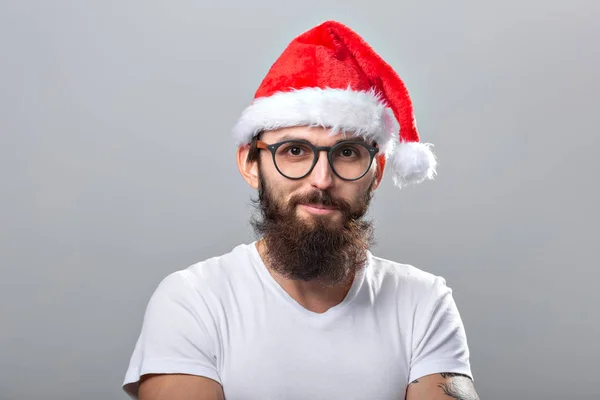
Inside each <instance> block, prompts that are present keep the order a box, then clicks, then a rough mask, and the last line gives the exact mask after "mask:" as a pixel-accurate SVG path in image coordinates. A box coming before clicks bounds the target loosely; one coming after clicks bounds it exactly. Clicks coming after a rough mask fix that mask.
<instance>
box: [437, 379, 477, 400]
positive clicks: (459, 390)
mask: <svg viewBox="0 0 600 400" xmlns="http://www.w3.org/2000/svg"><path fill="white" fill-rule="evenodd" d="M440 375H442V378H444V379H446V378H452V379H450V380H449V381H448V382H447V383H441V384H439V385H438V386H439V387H440V388H441V389H442V390H443V391H444V394H446V395H447V396H449V397H452V398H453V399H456V400H479V396H478V395H477V393H476V392H475V388H474V387H473V382H472V381H471V378H469V377H468V376H466V375H463V374H456V373H443V374H440Z"/></svg>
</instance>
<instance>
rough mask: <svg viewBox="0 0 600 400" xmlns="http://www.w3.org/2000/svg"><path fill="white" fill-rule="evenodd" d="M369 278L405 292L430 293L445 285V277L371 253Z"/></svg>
mask: <svg viewBox="0 0 600 400" xmlns="http://www.w3.org/2000/svg"><path fill="white" fill-rule="evenodd" d="M370 278H371V280H372V281H373V282H375V283H377V284H379V285H381V286H382V287H387V288H390V287H393V288H395V289H396V290H399V291H401V292H403V293H406V294H409V293H410V294H413V295H414V294H427V293H431V291H432V290H434V289H435V287H436V286H440V285H441V286H445V285H446V280H445V278H443V277H441V276H439V275H436V274H434V273H433V272H430V271H427V270H425V269H422V268H419V267H416V266H414V265H412V264H409V263H403V262H399V261H394V260H391V259H388V258H384V257H380V256H376V255H373V254H371V266H370Z"/></svg>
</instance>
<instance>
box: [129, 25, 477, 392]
mask: <svg viewBox="0 0 600 400" xmlns="http://www.w3.org/2000/svg"><path fill="white" fill-rule="evenodd" d="M234 135H235V137H236V140H237V142H238V144H239V148H238V152H237V164H238V167H239V170H240V173H241V174H242V176H243V177H244V179H245V180H246V181H247V182H248V183H249V184H250V185H251V186H252V187H253V188H255V189H257V190H258V201H257V206H258V209H259V215H258V216H257V217H255V218H254V219H253V220H252V225H253V227H254V228H255V230H256V232H257V234H258V236H259V239H258V240H257V241H256V242H253V243H250V244H243V245H239V246H237V247H235V248H234V249H232V250H231V251H230V252H229V253H227V254H224V255H221V256H218V257H214V258H211V259H208V260H205V261H202V262H199V263H197V264H195V265H192V266H190V267H189V268H186V269H184V270H180V271H177V272H174V273H172V274H170V275H169V276H168V277H166V278H165V279H164V280H163V281H162V282H161V283H160V285H159V286H158V288H157V289H156V291H155V293H154V294H153V296H152V298H151V299H150V302H149V304H148V308H147V310H146V314H145V318H144V322H143V326H142V331H141V334H140V336H139V339H138V341H137V344H136V346H135V350H134V353H133V355H132V357H131V362H130V365H129V369H128V370H127V373H126V377H125V381H124V389H125V390H126V392H127V393H129V394H130V395H131V396H132V397H139V399H141V400H167V399H168V400H188V399H190V400H191V399H194V400H217V399H227V400H237V399H243V400H254V399H256V400H258V399H261V400H264V399H276V400H283V399H293V400H295V399H303V400H305V399H311V400H319V399H328V400H329V399H344V400H351V399H356V400H358V399H361V400H366V399H369V400H372V399H381V400H388V399H389V400H392V399H394V400H399V399H407V400H421V399H432V400H435V399H440V400H442V399H449V398H454V399H461V400H472V399H478V396H477V394H476V392H475V389H474V387H473V376H472V373H471V368H470V362H469V349H468V346H467V341H466V335H465V331H464V328H463V324H462V321H461V318H460V315H459V313H458V310H457V308H456V305H455V302H454V300H453V298H452V292H451V289H449V288H448V287H447V286H446V284H445V280H444V279H443V278H441V277H438V276H435V275H433V274H430V273H427V272H425V271H422V270H420V269H417V268H415V267H413V266H410V265H405V264H399V263H395V262H392V261H389V260H385V259H382V258H379V257H376V256H374V255H373V254H372V253H371V252H370V251H369V246H370V244H371V243H372V237H373V229H372V225H371V223H370V222H368V221H366V220H365V219H364V215H365V213H366V212H367V209H368V206H369V202H370V199H371V197H372V194H373V192H374V190H375V189H376V188H377V187H378V186H379V184H380V182H381V181H382V178H383V172H384V167H385V165H386V163H388V162H389V163H388V165H389V166H390V167H391V169H392V174H393V179H394V182H395V183H396V185H397V186H399V187H404V186H406V185H409V184H414V183H418V182H421V181H423V180H425V179H430V178H432V177H433V176H434V174H435V168H436V159H435V157H434V155H433V154H432V152H431V150H430V146H429V145H427V144H424V143H420V142H419V136H418V134H417V130H416V125H415V121H414V114H413V110H412V104H411V101H410V99H409V97H408V92H407V91H406V88H405V87H404V85H403V83H402V81H401V80H400V78H399V77H398V75H396V73H395V72H394V71H393V70H392V68H391V67H390V66H389V65H388V64H386V63H385V62H384V61H383V60H382V59H381V58H380V57H379V56H378V55H377V54H375V52H374V51H373V50H372V49H371V48H370V47H369V46H368V45H367V43H365V42H364V40H362V39H361V38H360V37H359V36H358V34H356V33H355V32H353V31H352V30H350V29H349V28H348V27H346V26H344V25H342V24H340V23H337V22H334V21H328V22H325V23H323V24H321V25H319V26H317V27H314V28H313V29H311V30H309V31H307V32H305V33H303V34H302V35H300V36H298V37H297V38H295V39H294V40H293V41H292V42H291V43H290V45H289V46H288V47H287V48H286V50H285V51H284V52H283V54H282V55H281V56H280V57H279V58H278V60H277V61H276V63H275V64H274V65H273V66H272V68H271V69H270V71H269V73H268V74H267V76H266V77H265V79H264V80H263V82H262V84H261V85H260V87H259V89H258V91H257V92H256V96H255V99H254V101H253V103H252V104H251V105H250V106H249V107H248V108H247V109H246V110H244V112H243V114H242V115H241V117H240V119H239V121H238V123H237V125H236V127H235V128H234Z"/></svg>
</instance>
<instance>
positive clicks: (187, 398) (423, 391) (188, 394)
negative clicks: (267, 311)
mask: <svg viewBox="0 0 600 400" xmlns="http://www.w3.org/2000/svg"><path fill="white" fill-rule="evenodd" d="M326 133H327V132H325V131H324V130H323V129H321V128H306V127H293V128H285V129H280V130H276V131H270V132H265V133H264V134H263V136H262V138H261V139H262V140H263V141H264V142H266V143H269V144H271V143H276V142H278V141H281V140H283V139H284V138H289V137H294V138H298V139H306V140H309V141H310V142H312V143H313V144H315V145H318V146H331V145H333V144H334V143H335V142H337V141H338V140H340V139H342V138H343V137H342V136H341V135H336V136H332V135H329V134H326ZM248 150H249V147H248V146H243V147H240V148H239V149H238V152H237V165H238V168H239V171H240V174H241V175H242V177H243V178H244V180H245V181H246V182H247V183H248V184H249V185H250V186H251V187H253V188H254V189H257V188H258V185H259V178H258V164H257V163H256V162H254V163H248V162H247V161H246V159H247V156H248ZM259 157H260V158H261V172H262V174H263V177H264V179H265V181H266V183H267V185H269V186H270V187H272V188H277V189H278V191H279V193H281V195H282V199H281V201H284V202H285V201H288V200H289V198H290V197H291V196H293V195H295V194H297V193H303V192H307V191H310V190H314V189H315V188H316V189H320V190H328V191H330V192H331V194H332V195H333V196H335V197H337V198H341V199H344V200H346V201H348V202H349V203H350V204H354V203H355V202H356V201H355V200H354V199H357V198H359V197H360V195H361V194H363V193H364V192H365V191H366V190H368V187H369V184H370V183H371V182H373V181H374V182H375V183H374V184H373V186H372V188H371V190H375V189H376V188H377V187H378V186H379V185H380V183H381V180H382V178H383V170H384V168H385V158H383V157H378V158H376V161H375V162H374V163H373V164H372V165H371V169H370V170H369V172H368V173H367V174H366V175H365V176H364V177H363V178H361V179H360V180H358V181H354V182H348V181H344V180H342V179H340V178H338V177H337V176H336V175H335V174H334V173H333V172H332V171H331V168H330V167H329V164H328V162H327V157H325V153H324V152H322V153H321V154H320V157H319V161H318V162H317V165H316V166H315V168H314V170H313V171H312V173H311V174H310V175H309V176H307V177H305V178H304V179H301V180H298V181H293V180H289V179H287V178H285V177H283V176H281V175H280V174H279V172H277V170H276V169H275V166H274V165H273V162H272V158H271V154H270V153H269V152H268V151H261V152H260V155H259ZM317 214H318V215H326V216H328V218H330V219H331V223H339V222H340V221H341V215H340V213H339V211H336V210H319V209H313V208H311V207H306V206H298V207H297V215H298V217H299V218H302V219H303V220H305V221H306V222H307V223H310V220H311V218H313V216H314V215H317ZM257 248H258V251H259V253H260V254H261V255H264V250H265V249H264V243H262V242H259V243H258V245H257ZM264 258H265V257H264V256H263V259H264ZM267 268H269V266H268V265H267ZM270 272H271V275H272V276H273V278H274V279H275V280H276V281H277V282H278V283H279V284H280V285H281V287H282V288H283V289H284V290H285V291H286V292H287V293H288V294H289V295H290V296H291V297H292V298H294V299H295V300H296V301H298V302H299V303H300V304H301V305H303V306H304V307H305V308H307V309H308V310H310V311H313V312H315V313H323V312H325V311H327V310H328V309H329V308H331V307H333V306H335V305H337V304H339V303H340V302H341V301H342V300H343V299H344V297H345V296H346V294H347V293H348V290H349V289H350V285H351V281H350V282H347V283H344V284H341V285H339V286H338V287H334V288H328V289H323V288H322V287H320V286H319V285H316V284H314V283H311V282H296V281H291V280H289V279H286V278H284V277H282V276H280V275H278V274H277V273H275V272H274V271H272V270H271V271H270ZM139 399H140V400H224V393H223V389H222V387H221V385H220V384H219V383H217V382H215V381H213V380H211V379H208V378H205V377H200V376H193V375H183V374H173V375H171V374H163V375H160V374H159V375H145V376H143V377H142V379H141V381H140V389H139ZM425 399H427V400H451V399H456V400H479V397H478V396H477V393H476V392H475V389H474V387H473V383H472V382H471V380H470V378H468V377H464V376H459V375H456V374H448V373H444V374H432V375H428V376H425V377H422V378H419V379H418V380H417V381H414V382H412V383H411V384H410V385H408V388H407V391H406V400H425Z"/></svg>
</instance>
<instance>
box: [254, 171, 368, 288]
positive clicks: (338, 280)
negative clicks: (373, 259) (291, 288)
mask: <svg viewBox="0 0 600 400" xmlns="http://www.w3.org/2000/svg"><path fill="white" fill-rule="evenodd" d="M259 180H260V184H259V189H258V199H257V200H254V201H253V202H254V204H255V205H256V207H257V208H258V211H259V216H258V217H257V216H254V217H253V218H252V220H251V225H252V227H253V228H254V232H255V233H256V234H257V235H259V236H262V238H263V240H264V242H265V245H266V246H265V248H266V249H265V257H266V260H265V261H267V262H268V264H269V267H270V268H271V269H272V270H273V271H275V272H277V273H278V274H280V275H282V276H283V277H285V278H288V279H291V280H300V281H310V282H314V283H317V284H320V285H322V286H323V287H332V286H335V285H339V284H342V283H348V282H349V280H350V279H352V278H353V277H354V275H355V273H356V272H358V271H359V270H360V269H361V268H363V267H364V265H365V264H366V261H367V251H368V249H369V248H370V246H371V245H372V244H373V243H374V239H373V223H372V222H371V221H366V220H364V218H363V217H364V215H365V214H366V212H367V209H368V207H369V203H370V201H371V198H372V191H371V187H372V185H373V183H374V181H375V180H374V181H373V182H372V183H371V185H370V186H369V189H368V190H367V191H366V193H365V194H364V195H363V196H362V197H361V198H360V199H359V200H358V202H357V204H356V205H355V206H354V207H352V206H351V205H350V204H349V203H348V202H346V201H344V200H342V199H336V198H334V197H332V196H331V194H330V193H329V192H328V191H322V190H313V191H311V192H309V193H304V194H298V195H295V196H293V197H292V198H291V199H290V201H289V202H287V204H284V203H283V202H282V201H278V199H281V198H283V196H278V193H276V192H275V191H274V190H272V189H270V188H269V187H268V186H267V185H266V183H265V181H264V179H263V177H262V175H260V174H259ZM299 204H317V205H322V206H328V207H335V208H336V209H337V210H338V212H339V213H341V220H340V218H335V219H334V218H331V216H327V215H311V220H308V221H307V220H305V219H303V218H301V217H300V216H298V215H297V212H296V210H297V208H298V207H297V206H298V205H299ZM338 217H339V216H338Z"/></svg>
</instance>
